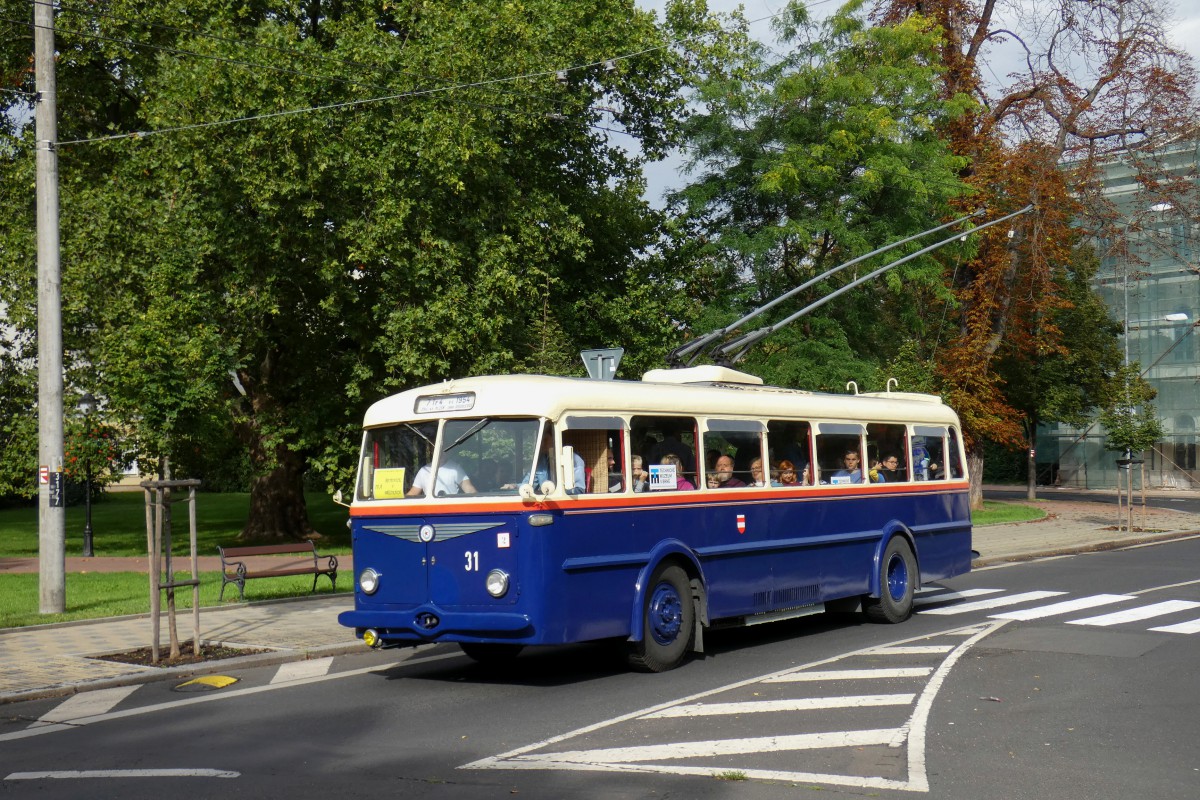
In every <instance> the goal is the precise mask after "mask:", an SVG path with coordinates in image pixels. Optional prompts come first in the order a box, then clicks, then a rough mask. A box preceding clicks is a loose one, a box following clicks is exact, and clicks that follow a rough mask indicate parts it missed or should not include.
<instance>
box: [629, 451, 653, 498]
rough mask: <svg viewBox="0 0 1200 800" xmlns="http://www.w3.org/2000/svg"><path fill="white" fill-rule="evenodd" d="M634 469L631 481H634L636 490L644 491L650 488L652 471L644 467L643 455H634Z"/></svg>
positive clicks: (632, 461)
mask: <svg viewBox="0 0 1200 800" xmlns="http://www.w3.org/2000/svg"><path fill="white" fill-rule="evenodd" d="M629 460H630V463H631V466H632V468H633V469H632V471H631V473H630V481H631V482H632V483H633V490H634V491H635V492H644V491H646V489H648V488H649V486H647V482H648V481H649V480H650V473H649V472H646V470H645V469H643V468H642V457H641V456H633V457H631V458H630V459H629Z"/></svg>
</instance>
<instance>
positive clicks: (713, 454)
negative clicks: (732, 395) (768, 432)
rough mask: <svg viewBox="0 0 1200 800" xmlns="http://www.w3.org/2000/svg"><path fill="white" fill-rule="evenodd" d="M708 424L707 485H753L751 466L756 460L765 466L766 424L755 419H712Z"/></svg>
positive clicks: (735, 486) (705, 435) (705, 434)
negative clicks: (763, 439)
mask: <svg viewBox="0 0 1200 800" xmlns="http://www.w3.org/2000/svg"><path fill="white" fill-rule="evenodd" d="M706 428H707V429H706V431H705V433H704V485H705V486H707V487H708V488H709V489H736V488H743V487H746V486H754V485H755V478H754V476H753V475H752V474H751V471H750V469H751V466H752V465H753V464H755V463H757V464H758V465H759V467H760V468H761V466H762V432H763V424H762V423H761V422H757V421H754V420H717V419H710V420H708V421H707V422H706ZM758 485H760V486H765V485H766V484H765V483H760V484H758Z"/></svg>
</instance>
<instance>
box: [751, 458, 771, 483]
mask: <svg viewBox="0 0 1200 800" xmlns="http://www.w3.org/2000/svg"><path fill="white" fill-rule="evenodd" d="M750 485H751V486H766V485H767V482H766V480H765V479H764V478H763V468H762V459H761V458H756V459H754V460H753V461H751V462H750Z"/></svg>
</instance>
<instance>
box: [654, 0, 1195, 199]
mask: <svg viewBox="0 0 1200 800" xmlns="http://www.w3.org/2000/svg"><path fill="white" fill-rule="evenodd" d="M840 1H841V0H812V2H809V3H808V8H809V12H810V13H811V14H812V15H813V16H814V17H820V16H822V15H823V14H827V13H829V12H830V11H832V10H833V9H835V8H837V6H838V5H840ZM636 2H637V4H638V5H639V6H641V7H642V8H645V9H648V10H652V11H656V12H658V15H659V19H662V9H663V7H664V6H665V5H666V0H636ZM1026 2H1033V3H1037V2H1039V0H1026ZM1169 4H1170V5H1173V6H1174V9H1175V13H1174V19H1175V25H1173V26H1172V28H1171V30H1170V32H1169V35H1170V38H1171V41H1172V43H1173V44H1174V45H1175V46H1176V47H1179V48H1181V49H1183V50H1186V51H1187V52H1189V53H1190V54H1191V56H1192V58H1193V59H1194V61H1195V63H1196V65H1197V66H1198V67H1200V2H1198V0H1175V1H1174V2H1173V3H1169ZM784 5H785V2H784V0H740V2H739V1H738V0H708V8H709V10H710V11H713V12H723V13H727V12H730V11H733V10H734V9H736V8H738V7H739V6H741V7H742V8H743V14H744V16H745V17H746V19H748V20H751V21H752V23H753V24H752V25H751V26H750V32H751V33H752V34H753V35H755V36H757V37H759V38H760V39H763V40H764V41H770V40H771V22H770V17H772V16H773V15H775V14H778V13H779V11H780V10H782V9H783V7H784ZM996 71H997V72H1000V73H1001V74H1003V70H1001V69H997V70H996ZM1198 91H1200V89H1198ZM683 166H684V162H683V158H682V157H680V156H678V155H675V156H672V157H670V158H667V159H665V160H664V161H660V162H658V163H656V164H650V165H648V166H647V167H646V170H645V171H646V179H647V183H648V185H647V189H646V198H647V199H648V200H649V201H650V202H651V203H652V204H653V205H655V206H661V205H662V203H663V194H664V193H665V192H669V191H673V190H675V189H678V188H680V187H681V186H683V185H684V184H685V183H686V181H687V175H686V174H685V173H684V172H683Z"/></svg>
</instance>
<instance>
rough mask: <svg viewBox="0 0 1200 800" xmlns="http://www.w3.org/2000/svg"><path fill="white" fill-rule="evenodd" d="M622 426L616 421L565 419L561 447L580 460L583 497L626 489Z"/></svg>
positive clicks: (623, 432) (626, 476) (611, 419)
mask: <svg viewBox="0 0 1200 800" xmlns="http://www.w3.org/2000/svg"><path fill="white" fill-rule="evenodd" d="M624 442H625V422H624V420H622V419H621V418H620V417H583V416H573V415H572V416H568V417H567V418H566V419H565V420H564V422H563V432H562V443H563V446H564V447H565V446H567V445H570V446H571V447H573V448H575V454H576V455H577V456H580V457H581V458H582V459H583V463H584V486H582V487H579V488H581V489H582V491H583V493H586V494H607V493H610V492H621V491H624V490H625V487H626V486H628V485H629V473H628V470H626V469H625V466H624V464H625V453H624V448H625V444H624Z"/></svg>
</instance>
